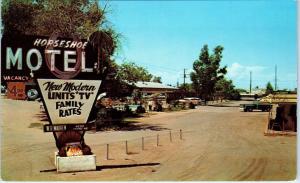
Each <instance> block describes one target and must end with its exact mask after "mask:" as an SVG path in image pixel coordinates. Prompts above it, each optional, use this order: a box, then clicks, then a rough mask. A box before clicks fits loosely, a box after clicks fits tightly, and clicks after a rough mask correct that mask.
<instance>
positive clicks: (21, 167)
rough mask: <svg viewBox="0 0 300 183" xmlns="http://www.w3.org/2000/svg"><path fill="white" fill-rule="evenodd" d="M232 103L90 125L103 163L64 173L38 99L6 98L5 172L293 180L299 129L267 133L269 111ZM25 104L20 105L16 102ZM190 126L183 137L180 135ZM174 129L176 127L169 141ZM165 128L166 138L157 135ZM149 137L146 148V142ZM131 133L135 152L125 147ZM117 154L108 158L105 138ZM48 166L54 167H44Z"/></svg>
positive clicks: (34, 176) (6, 175)
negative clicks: (123, 124) (127, 124)
mask: <svg viewBox="0 0 300 183" xmlns="http://www.w3.org/2000/svg"><path fill="white" fill-rule="evenodd" d="M228 106H230V107H224V106H223V107H214V106H200V107H199V108H198V109H195V110H187V111H180V112H172V113H159V114H153V115H150V116H149V117H145V118H140V119H138V121H139V123H134V124H135V125H134V126H133V127H132V128H130V129H123V130H122V131H109V132H97V133H94V132H88V133H87V134H86V135H85V140H86V143H87V144H88V145H90V146H91V147H92V149H93V152H94V153H95V154H96V155H97V165H99V167H98V170H99V171H93V172H77V173H63V174H57V173H56V172H55V171H51V170H53V169H54V168H55V167H54V164H53V153H54V151H55V150H56V149H55V144H54V139H53V137H52V135H51V133H43V132H42V130H41V124H42V123H46V122H41V121H40V117H39V116H38V111H39V108H38V103H35V102H24V101H11V100H2V101H1V108H2V109H3V111H1V112H2V114H1V116H3V124H2V131H3V133H2V148H1V151H2V170H1V171H2V178H3V179H5V180H293V179H295V176H296V137H285V136H277V137H272V136H271V137H270V136H264V135H263V132H264V130H265V125H266V120H267V113H262V112H252V113H244V112H239V109H238V107H235V106H238V103H235V102H230V103H228ZM16 109H21V110H16ZM179 129H182V130H183V140H180V138H179V133H178V132H179ZM169 130H172V142H170V137H169ZM157 134H159V135H160V136H159V137H160V141H159V146H158V147H157V146H156V143H157V142H156V138H157V137H156V135H157ZM141 137H145V150H144V151H142V150H141ZM125 140H128V144H129V151H130V153H129V154H128V155H127V154H125V148H124V141H125ZM107 143H109V144H110V159H109V160H106V151H105V148H106V144H107ZM40 170H49V172H42V173H41V172H40Z"/></svg>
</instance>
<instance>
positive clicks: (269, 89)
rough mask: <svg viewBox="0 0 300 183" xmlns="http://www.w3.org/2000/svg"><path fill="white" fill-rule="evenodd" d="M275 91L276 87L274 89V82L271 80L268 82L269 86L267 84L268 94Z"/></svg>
mask: <svg viewBox="0 0 300 183" xmlns="http://www.w3.org/2000/svg"><path fill="white" fill-rule="evenodd" d="M273 92H274V89H273V86H272V84H271V83H270V81H269V82H268V83H267V86H266V94H267V95H269V94H271V93H273Z"/></svg>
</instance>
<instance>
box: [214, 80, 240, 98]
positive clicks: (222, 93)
mask: <svg viewBox="0 0 300 183" xmlns="http://www.w3.org/2000/svg"><path fill="white" fill-rule="evenodd" d="M215 91H216V95H218V97H220V98H221V99H235V100H237V99H239V98H240V92H239V90H238V89H235V86H234V85H233V83H232V80H227V79H226V78H222V79H220V80H219V81H218V82H217V83H216V86H215Z"/></svg>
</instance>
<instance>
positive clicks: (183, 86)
mask: <svg viewBox="0 0 300 183" xmlns="http://www.w3.org/2000/svg"><path fill="white" fill-rule="evenodd" d="M178 88H179V89H180V90H182V91H185V92H192V91H193V85H192V84H191V83H185V84H183V83H182V84H180V85H179V87H178Z"/></svg>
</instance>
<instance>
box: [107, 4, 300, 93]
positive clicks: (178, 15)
mask: <svg viewBox="0 0 300 183" xmlns="http://www.w3.org/2000/svg"><path fill="white" fill-rule="evenodd" d="M107 10H108V14H107V18H108V20H109V22H110V24H111V25H112V26H113V28H114V29H115V30H116V31H117V32H118V33H120V34H121V35H122V36H121V39H120V42H121V48H120V50H119V51H118V53H117V54H116V55H115V59H116V60H117V63H119V64H120V63H122V62H124V61H125V60H126V61H132V62H135V63H136V64H137V65H140V66H143V67H145V68H147V69H148V70H149V71H150V73H152V74H153V75H156V76H161V77H162V81H163V83H164V84H172V85H176V83H177V82H179V83H183V70H184V69H187V73H190V72H191V71H192V65H193V62H194V61H195V60H196V59H197V58H198V57H199V54H200V50H201V48H202V47H203V45H204V44H208V47H209V48H210V50H213V48H214V47H216V46H217V45H222V46H223V47H224V51H223V58H222V61H221V65H222V66H225V65H226V66H227V70H228V73H227V74H226V78H228V79H231V80H233V83H234V85H235V86H236V87H237V88H244V89H249V85H250V71H251V72H252V86H253V87H255V86H259V87H260V88H264V87H265V86H266V84H267V82H268V81H270V82H271V83H272V85H273V86H274V85H275V79H274V78H275V65H277V78H278V82H277V89H285V88H287V89H294V88H296V87H297V23H296V21H297V20H296V18H297V2H296V1H293V0H284V1H278V0H277V1H271V0H270V1H110V2H109V8H108V9H107ZM186 81H187V82H191V81H190V79H189V76H188V79H187V80H186Z"/></svg>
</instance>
